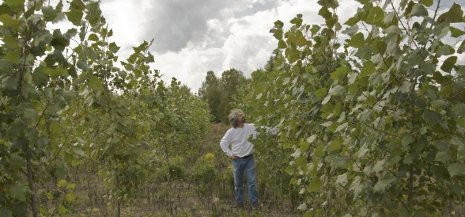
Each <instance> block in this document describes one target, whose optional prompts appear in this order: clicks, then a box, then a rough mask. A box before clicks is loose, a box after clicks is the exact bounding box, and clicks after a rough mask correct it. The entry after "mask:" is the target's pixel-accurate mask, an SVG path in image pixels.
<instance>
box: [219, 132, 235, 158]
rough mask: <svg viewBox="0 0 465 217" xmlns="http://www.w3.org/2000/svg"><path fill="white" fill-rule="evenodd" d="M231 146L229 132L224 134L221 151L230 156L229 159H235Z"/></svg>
mask: <svg viewBox="0 0 465 217" xmlns="http://www.w3.org/2000/svg"><path fill="white" fill-rule="evenodd" d="M230 144H231V140H230V139H229V131H228V132H226V134H224V136H223V138H222V139H221V141H220V146H221V150H223V152H224V153H225V154H226V155H228V157H230V158H231V157H233V156H234V154H233V153H232V151H231V149H230V148H229V145H230Z"/></svg>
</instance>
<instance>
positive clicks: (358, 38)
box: [347, 32, 365, 48]
mask: <svg viewBox="0 0 465 217" xmlns="http://www.w3.org/2000/svg"><path fill="white" fill-rule="evenodd" d="M364 41H365V39H364V36H363V33H361V32H359V33H357V34H355V35H354V36H352V37H351V38H350V40H349V41H348V42H347V44H348V45H349V46H351V47H355V48H361V47H363V45H364Z"/></svg>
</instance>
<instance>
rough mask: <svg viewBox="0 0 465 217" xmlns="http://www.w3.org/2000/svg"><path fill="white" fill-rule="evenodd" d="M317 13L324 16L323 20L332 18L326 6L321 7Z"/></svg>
mask: <svg viewBox="0 0 465 217" xmlns="http://www.w3.org/2000/svg"><path fill="white" fill-rule="evenodd" d="M318 15H320V16H322V17H323V18H325V20H327V19H330V18H332V15H331V12H329V10H328V8H327V7H321V8H320V10H319V11H318Z"/></svg>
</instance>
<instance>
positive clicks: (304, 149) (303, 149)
mask: <svg viewBox="0 0 465 217" xmlns="http://www.w3.org/2000/svg"><path fill="white" fill-rule="evenodd" d="M309 147H310V144H309V143H307V142H301V143H300V151H301V152H302V153H305V152H307V151H308V148H309Z"/></svg>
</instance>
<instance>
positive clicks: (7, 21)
mask: <svg viewBox="0 0 465 217" xmlns="http://www.w3.org/2000/svg"><path fill="white" fill-rule="evenodd" d="M0 22H2V23H3V25H4V26H5V27H9V28H12V29H18V27H19V25H20V24H21V22H20V21H19V20H17V19H14V18H13V17H11V16H9V15H8V14H2V15H0Z"/></svg>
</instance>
